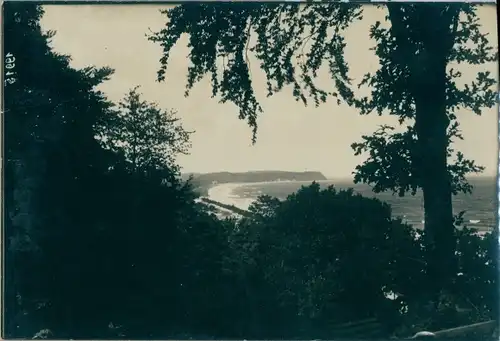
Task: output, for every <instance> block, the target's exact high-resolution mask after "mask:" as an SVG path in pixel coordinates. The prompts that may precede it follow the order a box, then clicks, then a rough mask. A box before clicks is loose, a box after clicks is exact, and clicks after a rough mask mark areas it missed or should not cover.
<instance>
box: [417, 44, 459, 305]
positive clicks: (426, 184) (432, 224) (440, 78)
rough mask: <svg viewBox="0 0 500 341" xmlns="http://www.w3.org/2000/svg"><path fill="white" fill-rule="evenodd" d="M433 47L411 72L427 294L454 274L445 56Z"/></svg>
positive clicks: (434, 290) (437, 292) (447, 283)
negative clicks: (423, 213) (412, 77)
mask: <svg viewBox="0 0 500 341" xmlns="http://www.w3.org/2000/svg"><path fill="white" fill-rule="evenodd" d="M436 52H439V51H433V49H430V51H429V50H424V51H423V52H422V55H421V56H419V57H418V60H417V65H416V67H415V69H414V72H416V73H418V74H417V75H416V77H415V78H416V79H418V81H417V82H416V83H414V84H415V87H414V91H413V92H414V96H415V103H416V117H415V127H416V131H417V138H418V142H417V144H418V146H417V148H418V154H417V158H416V162H417V165H416V166H417V169H418V174H417V176H419V177H420V179H421V184H422V190H423V195H424V211H425V235H426V239H427V243H428V244H427V245H428V251H427V256H428V258H427V275H428V279H429V283H428V284H429V285H430V287H429V289H430V290H431V292H430V294H431V295H433V296H434V297H435V295H436V294H439V292H440V291H441V290H443V289H446V288H447V287H448V286H449V284H450V280H451V278H452V276H454V274H455V273H456V264H455V249H456V244H455V238H454V225H453V209H452V200H451V199H452V193H451V179H450V177H449V174H448V169H447V147H448V143H449V141H448V137H447V128H448V125H449V122H450V121H449V119H448V116H447V112H446V56H445V55H442V54H440V53H436Z"/></svg>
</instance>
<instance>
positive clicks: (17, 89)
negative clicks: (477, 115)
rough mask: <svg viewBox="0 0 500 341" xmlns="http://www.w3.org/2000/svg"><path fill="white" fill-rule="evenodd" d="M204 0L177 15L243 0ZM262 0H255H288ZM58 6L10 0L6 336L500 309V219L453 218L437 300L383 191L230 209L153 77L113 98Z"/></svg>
mask: <svg viewBox="0 0 500 341" xmlns="http://www.w3.org/2000/svg"><path fill="white" fill-rule="evenodd" d="M190 6H193V5H186V6H179V7H176V10H174V11H173V12H172V13H173V14H175V13H177V14H176V15H177V16H179V15H180V14H182V13H183V12H182V11H183V10H185V9H186V8H191V9H194V10H199V9H201V8H205V10H207V11H219V10H220V9H221V8H222V9H224V8H229V7H220V5H210V6H208V7H203V6H202V5H196V6H202V7H196V6H194V7H190ZM211 6H212V7H211ZM259 6H260V5H259ZM259 6H256V5H251V6H250V7H248V6H242V7H241V8H242V9H243V11H250V10H251V11H263V13H264V12H266V11H268V12H266V13H268V18H269V19H272V18H273V16H272V14H273V13H274V12H273V11H275V10H276V9H277V8H279V7H273V6H261V7H259ZM287 8H289V9H291V10H293V9H294V8H295V7H293V6H292V7H286V6H285V7H283V9H287ZM325 8H330V7H325ZM339 8H342V10H334V11H335V13H340V14H342V13H344V15H350V13H351V14H352V13H355V12H356V11H357V9H355V8H353V9H349V8H351V7H349V8H347V7H339ZM192 13H194V14H195V15H201V14H202V12H197V11H195V12H192ZM227 13H229V14H231V13H232V14H231V15H235V16H234V18H233V17H231V16H230V17H229V19H231V20H232V19H235V20H236V19H237V18H240V14H241V13H238V12H227ZM244 13H246V12H244ZM229 14H227V15H229ZM42 15H43V11H42V9H41V7H40V6H38V5H36V4H34V3H12V2H10V3H7V4H4V16H3V18H4V30H5V31H4V52H5V53H6V54H8V55H9V57H8V58H9V60H8V62H9V65H15V67H14V68H12V67H10V66H9V68H8V69H6V71H5V72H10V73H9V76H8V77H9V79H10V81H6V84H5V92H4V94H5V96H4V98H5V112H4V125H5V129H4V177H5V182H4V183H5V185H4V209H5V210H4V212H5V220H4V243H3V244H2V245H3V252H4V253H3V256H4V265H5V267H4V278H5V279H4V282H3V289H4V301H3V303H4V313H3V314H2V317H3V322H4V324H3V326H4V328H3V333H4V334H3V337H4V338H14V337H16V338H31V337H33V336H34V335H35V334H37V337H40V338H43V337H49V338H72V339H80V338H81V339H92V338H95V339H106V338H120V339H123V338H127V339H145V338H147V339H152V338H162V339H167V338H203V339H210V338H247V339H252V338H261V339H262V338H304V337H308V338H319V337H324V338H327V337H328V338H333V337H334V336H335V335H332V332H331V330H332V329H331V326H332V325H333V324H336V323H341V322H345V321H347V320H349V321H350V320H356V319H363V318H366V317H377V318H378V319H379V320H380V321H383V327H384V334H385V335H391V334H395V335H404V336H407V335H409V334H411V333H413V332H414V331H416V330H420V329H422V328H430V329H439V328H445V327H448V326H456V325H459V324H462V323H466V322H473V321H482V320H484V319H489V318H496V317H497V316H498V312H497V304H496V302H497V301H498V297H497V292H496V290H495V288H496V285H497V257H496V254H495V251H496V247H497V243H496V241H497V236H496V233H493V234H488V235H487V236H486V237H485V238H479V237H478V236H476V235H474V234H473V233H472V232H473V231H471V230H469V229H467V228H464V229H461V230H459V231H455V232H454V233H453V234H452V237H453V241H454V242H457V243H456V245H457V247H456V249H457V252H456V253H454V254H453V261H454V262H456V264H457V271H456V273H454V274H453V275H450V278H447V281H448V282H447V283H448V285H447V287H446V288H447V292H446V295H444V294H443V295H441V296H440V299H441V300H440V304H436V305H429V304H428V303H429V301H428V300H427V299H425V298H426V294H427V292H428V291H429V286H430V284H431V281H430V280H429V276H428V275H427V274H426V272H425V270H426V268H427V266H426V262H427V261H428V252H427V251H426V250H427V249H428V240H427V239H426V238H423V236H420V237H419V236H417V235H416V232H415V231H414V230H413V229H412V228H411V227H410V226H408V225H405V224H403V223H402V222H401V221H400V220H398V219H393V218H392V217H391V209H390V207H389V206H388V205H387V204H385V203H383V202H381V201H379V200H376V199H370V198H365V197H362V196H360V195H357V194H355V193H353V192H352V191H344V190H343V191H337V190H335V189H334V188H328V189H321V188H320V187H319V186H318V184H315V183H313V184H311V185H309V186H305V187H303V188H301V189H300V190H299V191H298V192H296V193H294V194H292V195H290V196H289V197H288V198H287V199H286V200H284V201H279V200H278V199H276V198H272V197H267V196H262V197H260V198H259V200H258V201H257V202H255V203H254V204H253V205H252V206H251V208H250V213H251V215H247V216H245V217H243V218H241V219H234V218H231V219H219V218H217V216H216V215H215V214H213V211H212V210H211V209H210V207H208V206H207V205H205V204H203V203H199V202H198V201H197V200H195V199H196V198H197V194H196V193H195V191H194V190H193V188H192V186H191V184H190V183H189V181H187V182H185V181H181V180H180V174H179V166H178V165H177V164H176V161H175V156H176V155H178V154H179V153H187V152H188V151H189V135H190V132H187V131H185V130H184V129H183V128H182V125H181V124H180V121H179V120H178V119H177V118H176V116H175V112H173V111H171V110H163V109H160V108H158V107H157V106H156V105H155V104H153V103H148V102H146V101H144V100H142V98H141V94H140V93H139V92H138V89H137V88H136V89H132V90H131V91H130V93H128V94H125V96H124V100H123V101H122V103H118V104H116V105H115V104H114V103H112V102H110V101H109V100H107V99H106V97H105V95H104V94H103V93H102V92H100V91H99V90H97V86H98V85H100V84H102V83H103V82H105V81H106V80H108V79H109V78H110V77H112V74H113V70H111V69H109V68H95V67H87V68H84V69H80V70H76V69H74V68H72V67H70V65H69V61H70V57H69V56H63V55H59V54H57V53H55V52H54V51H53V50H51V48H50V47H49V43H50V39H51V37H52V36H53V35H54V33H53V32H49V33H42V31H41V28H40V23H39V21H40V18H41V16H42ZM176 15H173V18H176ZM195 17H196V16H195ZM177 18H178V19H179V18H180V17H177ZM346 19H347V18H346ZM171 23H172V24H170V25H171V26H170V31H169V30H167V32H172V30H174V29H175V27H176V26H175V25H177V24H179V21H178V20H177V21H175V20H173V21H172V22H171ZM346 23H347V21H346ZM207 27H210V26H209V25H208V26H207ZM179 32H180V31H179ZM220 32H224V30H221V31H220ZM262 34H265V32H262ZM233 37H239V35H237V34H236V35H233ZM194 42H198V43H199V41H197V40H194ZM270 48H271V47H270ZM195 51H197V52H195V53H199V52H200V51H199V50H195ZM338 58H340V57H338ZM6 62H7V59H6ZM195 65H196V64H195ZM241 65H243V64H241V63H240V64H234V65H233V67H241ZM270 72H271V71H270ZM277 72H279V71H277ZM192 74H193V73H191V75H192ZM232 75H233V76H234V75H238V72H236V73H232ZM190 77H191V76H190ZM228 77H229V76H228ZM339 82H342V80H341V79H339ZM232 84H233V83H232ZM234 84H236V83H234ZM238 91H239V90H238V88H237V87H234V92H229V91H226V95H227V96H238V93H239V92H238ZM247 94H248V93H247ZM474 96H475V95H474ZM247 98H251V97H248V96H247ZM229 99H230V100H234V101H237V99H236V97H231V98H228V100H229ZM252 115H253V114H251V115H250V116H248V117H250V118H251V117H253V116H252ZM250 122H251V123H252V122H253V121H252V120H251V121H250ZM254 123H255V122H253V123H252V124H254ZM387 148H388V150H392V149H390V146H389V147H387ZM391 148H392V147H391ZM388 164H389V163H388ZM373 167H374V166H373ZM457 169H459V170H460V169H461V168H457ZM460 174H461V173H460ZM391 292H392V293H397V298H396V299H394V300H391V299H388V298H387V297H386V294H389V293H391ZM457 307H459V308H461V309H457ZM464 307H465V309H464ZM463 310H465V311H466V312H465V313H464V312H463Z"/></svg>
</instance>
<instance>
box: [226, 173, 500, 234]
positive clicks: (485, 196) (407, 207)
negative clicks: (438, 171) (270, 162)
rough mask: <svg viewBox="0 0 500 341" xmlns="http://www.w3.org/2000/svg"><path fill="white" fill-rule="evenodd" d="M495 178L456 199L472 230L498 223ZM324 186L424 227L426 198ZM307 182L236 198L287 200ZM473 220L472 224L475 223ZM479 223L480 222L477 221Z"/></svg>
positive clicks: (240, 190) (238, 191)
mask: <svg viewBox="0 0 500 341" xmlns="http://www.w3.org/2000/svg"><path fill="white" fill-rule="evenodd" d="M495 182H496V181H495V179H494V178H476V179H472V180H470V183H471V184H472V185H473V186H474V189H473V192H472V194H459V195H457V196H455V197H454V199H453V209H454V211H455V213H458V212H460V211H466V213H465V216H464V218H465V219H466V221H467V222H468V224H467V225H469V226H470V227H475V228H478V229H479V230H489V229H491V228H493V227H494V226H495V221H496V212H497V209H496V184H495ZM318 183H319V184H320V185H321V187H327V186H329V185H334V186H335V187H336V188H337V189H347V188H350V187H351V188H353V189H354V190H355V191H356V192H358V193H360V194H362V195H364V196H369V197H376V198H378V199H380V200H382V201H385V202H387V203H388V204H390V205H391V206H392V211H393V215H394V216H399V217H401V218H403V219H404V220H405V221H407V222H408V223H410V224H412V225H413V226H415V227H420V226H422V220H423V198H422V194H421V193H417V194H416V195H415V196H410V195H408V196H405V197H398V196H397V195H392V194H391V193H378V194H375V193H373V191H372V190H371V188H370V187H369V186H367V185H363V184H362V185H359V184H357V185H355V184H352V183H349V182H346V181H330V180H327V181H318ZM308 184H309V183H305V182H294V181H291V182H270V183H266V184H245V185H243V186H240V187H236V188H234V189H233V190H232V193H231V194H232V195H233V196H235V197H239V198H241V199H246V200H249V199H250V200H251V199H256V198H257V197H258V196H259V195H264V194H267V195H270V196H274V197H277V198H279V199H285V198H286V196H287V195H289V194H291V193H293V192H295V191H297V190H298V189H299V188H300V187H301V186H303V185H308ZM471 220H472V222H471ZM477 220H479V222H476V221H477Z"/></svg>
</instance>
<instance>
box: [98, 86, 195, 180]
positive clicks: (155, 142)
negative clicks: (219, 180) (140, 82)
mask: <svg viewBox="0 0 500 341" xmlns="http://www.w3.org/2000/svg"><path fill="white" fill-rule="evenodd" d="M140 97H141V96H140V93H138V87H136V88H134V89H132V90H130V91H129V93H128V95H127V97H126V98H125V99H124V101H122V102H121V103H120V104H119V108H118V109H117V110H114V111H113V112H112V114H113V115H108V117H106V118H105V120H106V121H105V122H103V123H102V124H100V125H99V126H98V127H97V128H98V130H99V131H100V133H99V136H98V139H99V140H101V141H102V143H103V145H104V146H105V147H106V148H107V149H110V150H113V151H115V152H121V153H122V154H123V155H124V157H125V158H126V159H127V160H128V162H130V164H131V167H132V169H134V170H138V169H147V168H169V169H172V170H173V168H174V167H176V166H175V157H176V155H178V154H187V153H188V149H189V147H190V145H189V135H190V132H187V131H185V130H184V128H183V127H182V126H181V125H180V124H179V119H178V118H176V116H175V115H176V112H175V111H172V110H170V111H164V110H161V109H159V108H158V107H157V105H156V104H154V103H147V102H146V101H144V100H141V98H140Z"/></svg>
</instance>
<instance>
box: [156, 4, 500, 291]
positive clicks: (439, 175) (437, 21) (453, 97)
mask: <svg viewBox="0 0 500 341" xmlns="http://www.w3.org/2000/svg"><path fill="white" fill-rule="evenodd" d="M383 6H385V7H386V9H387V14H388V15H387V20H389V21H390V23H391V26H390V28H384V27H383V25H382V23H380V22H374V23H373V25H372V26H371V29H370V36H371V37H372V38H373V39H374V40H375V41H376V42H377V46H376V48H375V52H376V54H377V56H378V58H379V60H380V64H381V67H380V69H379V70H378V71H377V72H376V73H375V74H373V75H370V74H368V75H366V76H365V77H364V78H363V79H362V80H361V81H360V83H359V86H369V87H370V89H371V95H370V96H369V97H361V98H359V96H357V95H356V92H355V91H354V90H353V88H352V80H351V79H349V76H348V72H349V67H348V64H347V62H346V60H345V59H344V55H343V49H344V47H345V45H346V42H345V39H344V37H343V36H342V33H343V31H344V30H345V29H346V28H347V27H348V26H349V24H350V23H352V22H354V21H356V20H359V19H361V18H362V8H361V7H360V6H358V5H352V4H345V3H329V4H306V5H299V4H291V3H280V4H269V3H268V4H260V3H248V4H239V3H238V4H236V3H220V4H199V3H197V4H183V5H181V6H176V7H174V8H171V9H168V10H164V11H162V13H163V14H165V15H166V16H167V17H168V23H167V24H166V26H165V28H164V29H162V30H161V31H159V32H157V33H155V34H153V35H151V36H150V37H149V39H150V40H151V41H153V42H157V43H159V44H160V45H161V46H162V48H163V55H162V57H161V59H160V64H161V67H160V69H159V71H158V80H159V81H162V80H164V79H165V74H166V70H167V66H168V60H169V56H170V51H171V49H172V48H173V47H174V46H175V43H176V42H177V40H178V39H179V38H180V36H181V35H182V34H183V33H187V34H189V47H190V48H191V52H190V55H189V58H190V60H191V63H192V65H191V66H190V67H189V70H188V76H187V86H186V95H188V94H189V91H190V89H191V88H192V87H193V86H194V84H195V83H196V82H198V81H199V80H201V79H202V77H203V76H204V75H206V74H210V75H211V82H212V89H213V95H214V96H216V95H219V96H220V100H221V102H232V103H234V104H236V105H237V106H238V107H239V118H241V119H246V120H247V121H248V123H249V125H250V126H251V127H252V129H253V141H254V142H255V138H256V132H257V121H256V117H257V115H258V114H259V113H260V112H262V109H261V107H260V105H259V102H258V100H257V98H256V97H255V94H254V91H253V88H252V78H251V75H250V72H249V59H248V53H253V54H254V55H255V56H256V58H257V59H258V60H259V61H260V63H261V64H260V65H261V68H262V69H263V70H264V71H265V73H266V76H267V88H268V96H272V95H273V94H274V93H276V92H279V91H281V90H282V89H284V87H285V86H291V87H292V88H293V96H294V97H295V99H296V100H297V101H302V102H303V103H304V104H307V103H309V101H310V100H311V98H312V100H313V101H314V103H315V105H320V104H321V103H324V102H325V101H326V99H327V98H328V97H333V98H336V99H337V100H338V101H345V102H346V103H348V104H350V105H354V106H356V107H357V108H359V110H360V113H361V114H368V113H370V112H373V111H375V112H377V113H378V114H383V113H384V114H385V113H388V114H389V115H394V116H397V117H398V118H399V122H400V124H401V125H402V126H403V127H405V126H406V131H405V132H403V133H401V132H397V131H396V132H393V131H392V130H393V129H394V127H383V128H382V130H381V131H379V132H377V133H375V134H374V135H373V136H371V137H368V136H366V137H363V139H364V141H363V142H362V143H358V144H353V149H354V150H355V153H357V154H359V153H362V152H364V151H368V152H369V157H368V160H367V161H365V163H364V164H362V165H360V166H359V167H358V168H357V169H356V175H355V181H358V182H359V181H362V182H367V183H370V184H374V185H375V186H374V187H375V189H376V190H379V191H382V190H393V191H395V192H397V193H399V194H400V195H404V194H405V193H407V192H412V193H414V192H415V191H416V190H417V189H419V188H420V189H422V191H423V193H424V208H425V229H426V231H427V233H426V236H427V238H428V241H427V244H428V251H429V252H428V256H429V258H428V260H427V272H428V277H429V279H431V280H430V281H429V283H432V284H433V286H434V288H429V289H431V292H434V293H437V292H439V291H440V290H442V289H445V288H446V287H447V286H448V285H449V284H450V280H451V278H452V277H453V276H454V274H455V273H456V269H457V265H456V263H455V257H454V253H455V247H456V245H455V239H454V225H453V219H454V218H453V211H452V204H451V196H452V194H453V193H456V192H458V191H470V190H471V187H470V185H468V184H467V183H466V180H465V175H466V174H468V173H470V172H480V171H481V170H482V168H481V167H480V166H477V165H476V164H475V163H474V162H473V161H471V160H467V159H466V158H465V157H464V156H463V155H462V154H461V153H456V155H455V158H456V160H455V161H454V162H453V161H452V163H451V164H450V163H449V160H450V157H451V156H452V154H453V153H454V151H453V149H452V148H451V145H452V141H453V139H454V138H461V135H460V131H459V125H458V121H457V117H456V111H457V109H458V108H460V107H465V108H470V109H471V110H472V111H474V112H475V113H476V114H480V113H481V109H482V108H483V107H492V106H493V105H494V103H495V92H494V89H493V88H492V86H493V85H494V84H495V80H494V79H493V78H492V77H491V75H490V74H489V73H488V72H479V73H478V74H477V79H476V81H474V82H473V83H472V84H469V85H465V87H463V88H460V87H459V86H458V85H457V79H459V78H460V76H461V73H460V72H459V71H457V70H455V69H454V68H453V66H454V65H455V64H457V63H458V64H460V63H468V64H473V65H477V64H482V63H486V62H492V61H495V60H496V54H495V53H494V51H493V50H492V48H491V47H490V46H489V44H488V40H487V37H486V35H485V34H483V33H481V31H480V27H481V26H480V24H479V18H478V17H477V14H476V9H477V5H471V4H418V5H417V4H388V5H383ZM430 22H432V24H429V23H430ZM254 36H255V40H253V38H252V39H251V37H254ZM254 41H255V43H253V42H254ZM309 43H310V44H309ZM221 64H222V70H221V67H220V65H221ZM322 66H326V67H327V68H328V70H329V74H330V77H331V79H332V82H333V84H334V86H335V88H336V90H335V91H329V90H325V89H320V88H318V87H317V86H316V85H315V78H316V77H317V75H318V71H319V69H320V68H321V67H322Z"/></svg>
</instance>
